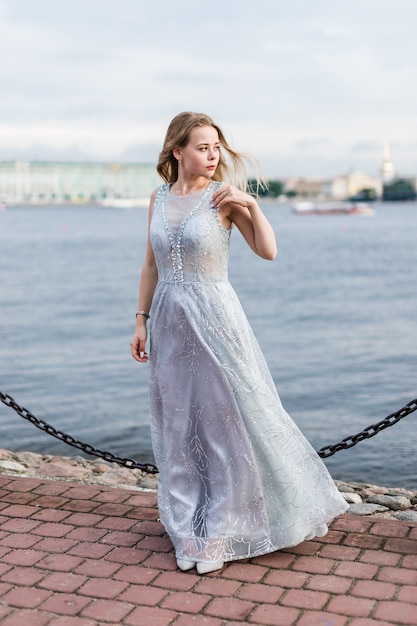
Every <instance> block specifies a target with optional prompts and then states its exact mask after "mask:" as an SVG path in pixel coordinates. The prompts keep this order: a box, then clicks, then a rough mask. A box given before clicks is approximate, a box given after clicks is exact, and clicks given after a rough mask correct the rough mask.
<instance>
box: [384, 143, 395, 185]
mask: <svg viewBox="0 0 417 626" xmlns="http://www.w3.org/2000/svg"><path fill="white" fill-rule="evenodd" d="M394 178H395V169H394V165H393V164H392V162H391V156H390V149H389V145H388V144H385V145H384V149H383V153H382V165H381V179H382V182H383V183H390V182H392V181H393V180H394Z"/></svg>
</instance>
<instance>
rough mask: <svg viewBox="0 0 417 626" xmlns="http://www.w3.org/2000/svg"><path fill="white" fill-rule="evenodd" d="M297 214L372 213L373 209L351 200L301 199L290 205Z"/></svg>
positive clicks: (363, 203) (368, 205) (365, 204)
mask: <svg viewBox="0 0 417 626" xmlns="http://www.w3.org/2000/svg"><path fill="white" fill-rule="evenodd" d="M292 210H293V213H296V214H297V215H374V213H375V209H374V207H373V206H371V205H370V204H367V203H365V202H352V201H333V202H332V201H322V202H312V201H302V202H296V203H295V204H293V207H292Z"/></svg>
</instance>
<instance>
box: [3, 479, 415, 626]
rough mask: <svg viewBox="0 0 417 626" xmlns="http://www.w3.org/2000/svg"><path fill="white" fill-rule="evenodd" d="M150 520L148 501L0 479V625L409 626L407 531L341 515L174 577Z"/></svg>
mask: <svg viewBox="0 0 417 626" xmlns="http://www.w3.org/2000/svg"><path fill="white" fill-rule="evenodd" d="M157 518H158V512H157V508H156V496H155V493H153V492H138V491H133V490H126V489H112V488H109V487H102V486H97V485H86V484H83V485H78V484H74V483H70V482H57V481H48V480H38V479H34V478H15V477H12V476H4V475H3V476H0V624H1V625H2V626H46V625H48V626H98V625H100V626H101V625H103V626H105V625H106V624H120V625H127V626H168V625H175V626H191V625H197V626H225V625H226V624H227V625H229V626H238V625H239V624H242V623H247V624H254V625H258V626H259V625H260V626H295V625H296V626H347V625H349V626H370V625H371V624H374V625H376V626H386V625H388V624H390V625H395V626H399V625H403V624H406V625H407V624H408V625H413V626H415V625H416V624H417V524H412V523H409V522H400V521H392V520H383V519H378V518H375V517H372V518H370V517H356V516H353V515H343V516H341V517H339V518H337V519H336V520H335V521H334V522H333V523H332V525H331V529H330V531H329V533H328V535H327V536H326V537H324V538H321V539H317V540H314V541H309V542H305V543H303V544H301V545H299V546H297V547H295V548H289V549H286V550H283V551H280V552H276V553H273V554H270V555H266V556H262V557H258V558H255V559H251V560H248V561H244V562H243V561H238V562H234V563H231V564H229V565H226V566H225V567H224V569H223V570H222V571H221V572H220V573H218V572H215V573H212V574H209V575H207V576H198V575H197V574H196V573H195V570H194V571H192V572H186V573H184V572H180V571H178V570H177V569H176V563H175V558H174V554H173V550H172V546H171V543H170V541H169V539H168V538H167V536H166V535H165V533H164V530H163V528H162V526H161V524H160V523H159V522H158V521H157Z"/></svg>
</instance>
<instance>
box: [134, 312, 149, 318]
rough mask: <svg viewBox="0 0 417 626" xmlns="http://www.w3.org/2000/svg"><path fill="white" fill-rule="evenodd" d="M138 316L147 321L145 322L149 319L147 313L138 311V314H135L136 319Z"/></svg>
mask: <svg viewBox="0 0 417 626" xmlns="http://www.w3.org/2000/svg"><path fill="white" fill-rule="evenodd" d="M138 315H143V317H146V319H147V320H148V319H149V318H150V315H149V313H147V312H146V311H138V312H137V313H136V317H137V316H138Z"/></svg>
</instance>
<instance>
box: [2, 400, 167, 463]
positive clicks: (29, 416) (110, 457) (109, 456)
mask: <svg viewBox="0 0 417 626" xmlns="http://www.w3.org/2000/svg"><path fill="white" fill-rule="evenodd" d="M0 400H1V401H2V402H3V404H5V405H6V406H9V407H10V408H12V409H14V410H15V411H16V413H17V414H18V415H20V417H23V419H25V420H28V421H29V422H30V423H31V424H33V425H34V426H36V428H40V430H43V431H44V432H46V433H48V435H52V437H55V438H56V439H59V440H60V441H63V442H64V443H67V444H68V445H69V446H73V447H74V448H77V449H78V450H82V451H83V452H85V453H86V454H90V455H92V456H97V457H99V458H101V459H104V460H105V461H108V462H109V463H117V464H118V465H122V466H123V467H127V468H128V469H140V470H142V471H143V472H147V473H148V474H157V473H158V468H157V467H156V466H155V465H152V463H138V462H137V461H135V460H134V459H124V458H121V457H119V456H116V455H115V454H113V453H112V452H105V451H103V450H98V449H97V448H94V446H90V445H89V444H88V443H82V442H81V441H78V439H74V437H71V435H67V434H65V433H63V432H61V431H59V430H57V429H56V428H54V427H53V426H51V425H50V424H48V423H47V422H45V421H44V420H41V419H39V418H38V417H35V416H34V415H33V413H31V412H30V411H28V410H27V409H25V408H23V407H21V406H19V405H18V404H17V402H15V401H14V400H13V398H12V397H11V396H9V395H8V394H7V393H3V392H2V391H0Z"/></svg>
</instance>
